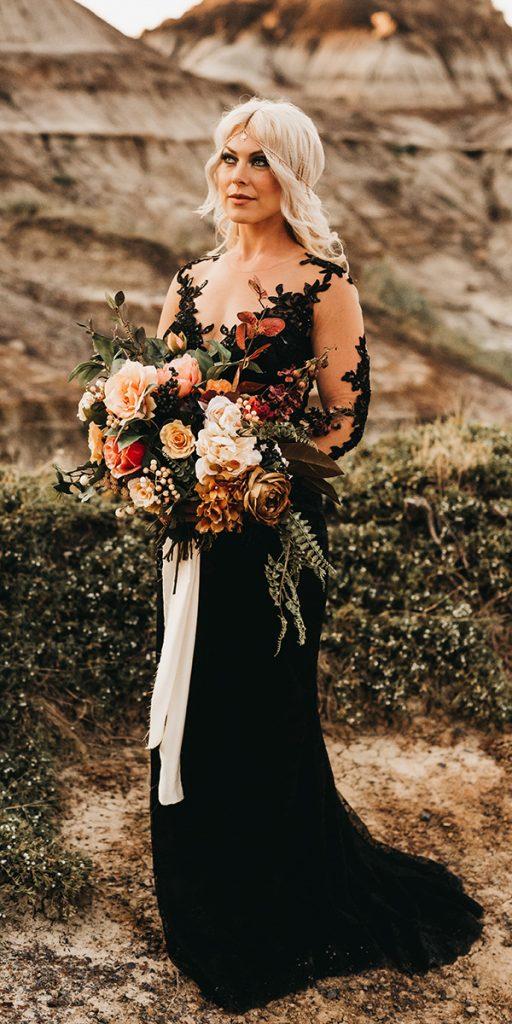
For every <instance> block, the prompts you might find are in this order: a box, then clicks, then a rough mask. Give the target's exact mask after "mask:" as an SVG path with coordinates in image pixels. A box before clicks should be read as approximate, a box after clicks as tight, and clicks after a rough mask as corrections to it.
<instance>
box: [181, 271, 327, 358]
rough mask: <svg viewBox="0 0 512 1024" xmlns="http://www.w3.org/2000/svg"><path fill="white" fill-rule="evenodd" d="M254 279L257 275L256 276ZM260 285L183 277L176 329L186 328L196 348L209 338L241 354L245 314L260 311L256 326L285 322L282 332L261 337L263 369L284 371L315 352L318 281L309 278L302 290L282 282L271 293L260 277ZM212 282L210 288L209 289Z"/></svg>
mask: <svg viewBox="0 0 512 1024" xmlns="http://www.w3.org/2000/svg"><path fill="white" fill-rule="evenodd" d="M252 280H254V279H252ZM256 280H257V282H258V286H259V287H252V286H251V285H250V283H249V280H247V282H243V283H241V282H240V281H238V280H236V281H234V282H233V283H232V285H231V286H230V284H229V281H227V280H226V279H224V280H223V281H222V282H220V281H219V282H217V284H215V282H210V281H204V282H202V283H196V282H195V281H194V279H193V278H191V276H190V275H188V274H184V275H183V286H182V291H181V297H180V304H179V309H178V313H177V316H176V320H175V326H174V329H175V330H176V329H181V330H183V331H184V333H185V334H186V336H187V340H188V343H189V346H190V347H195V346H198V347H203V348H204V347H207V344H208V340H209V339H212V338H213V339H217V340H219V341H222V342H223V343H224V344H225V345H226V346H227V347H228V348H230V349H232V350H233V354H234V355H235V356H236V355H237V354H240V355H241V350H239V347H238V344H237V338H236V330H237V327H238V326H239V325H240V324H241V322H242V319H241V317H240V314H242V315H243V314H244V313H246V312H249V313H252V314H254V316H255V317H256V324H255V326H254V330H255V332H256V335H257V334H258V328H259V325H260V324H261V323H262V322H263V321H264V320H265V319H267V318H279V319H280V320H282V321H283V325H284V326H283V327H282V330H281V331H280V332H279V333H278V334H275V335H272V336H271V337H263V338H262V339H261V340H262V341H264V342H266V343H268V348H266V349H265V351H264V352H262V353H261V356H260V358H259V364H260V366H261V367H262V369H267V370H272V369H281V368H284V367H286V366H288V365H291V364H292V363H293V364H294V365H297V364H298V363H300V362H304V360H306V359H308V358H309V357H310V355H311V349H312V345H311V335H312V329H313V316H314V313H313V306H314V301H315V297H314V296H315V288H314V284H311V283H309V282H306V284H305V285H303V287H302V288H300V289H299V288H296V289H294V288H285V287H284V285H283V284H277V285H275V286H274V288H273V290H272V291H267V289H266V288H265V286H263V285H262V283H261V281H260V280H259V279H256ZM205 286H207V287H205Z"/></svg>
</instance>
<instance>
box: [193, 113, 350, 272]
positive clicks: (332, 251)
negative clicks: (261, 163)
mask: <svg viewBox="0 0 512 1024" xmlns="http://www.w3.org/2000/svg"><path fill="white" fill-rule="evenodd" d="M249 117H250V118H251V120H250V124H249V125H248V127H247V132H248V134H250V135H253V136H254V137H255V138H256V139H257V140H258V142H259V144H260V146H261V149H262V150H263V152H264V153H265V156H266V158H267V160H268V163H269V165H270V167H271V169H272V171H273V173H274V175H275V177H276V178H277V180H278V182H279V184H280V186H281V213H282V215H283V217H284V220H285V222H286V225H287V229H288V231H289V234H290V235H291V237H292V238H294V239H295V241H297V242H298V243H299V244H300V245H301V246H302V247H303V248H304V249H305V250H306V251H307V252H310V253H313V254H314V255H315V256H319V257H321V258H322V259H328V260H331V261H332V262H334V263H338V264H340V266H343V267H345V269H346V271H347V274H348V273H349V263H348V259H347V256H346V254H345V249H344V246H343V242H342V240H341V238H340V237H339V235H338V233H337V231H333V230H332V229H331V228H330V227H329V223H328V220H327V217H326V215H325V213H324V211H323V208H322V201H321V199H320V198H319V196H318V195H317V194H316V192H315V191H314V188H313V186H314V185H315V184H316V182H317V181H318V179H319V177H320V175H321V174H322V171H323V170H324V167H325V154H324V149H323V146H322V142H321V139H320V136H319V134H318V130H317V128H316V126H315V124H314V122H313V121H312V120H311V118H310V117H308V115H307V114H305V113H304V111H303V110H301V109H300V107H298V106H296V105H295V103H291V102H290V101H288V100H270V99H263V98H260V97H259V96H252V97H251V98H250V99H249V100H247V101H246V102H244V103H238V104H237V105H236V106H234V107H232V108H231V110H228V111H226V112H225V113H224V114H223V116H222V117H221V119H220V121H219V122H218V123H217V125H216V127H215V129H214V132H213V140H214V144H215V152H214V153H213V154H212V155H211V157H209V159H208V160H207V162H206V164H205V168H204V170H205V176H206V181H207V183H208V195H207V196H206V199H205V200H204V202H203V203H202V204H201V206H199V207H198V208H197V210H195V211H194V212H195V213H198V214H199V215H200V216H201V217H205V216H206V215H207V214H208V213H211V212H212V211H213V219H214V225H215V236H216V238H217V239H218V238H219V237H220V239H221V241H220V242H219V244H218V245H217V246H216V247H215V248H214V249H210V250H209V252H208V253H207V256H216V255H218V254H220V253H221V252H223V251H224V250H227V249H231V248H233V246H234V245H235V243H236V240H237V238H238V224H236V223H234V222H233V221H232V220H230V218H229V217H228V216H227V214H226V212H225V210H224V209H223V206H222V203H221V201H220V198H219V194H218V190H217V186H216V183H215V172H216V170H217V167H218V166H219V164H220V162H221V155H222V150H223V148H224V146H225V144H226V142H227V140H228V139H229V138H230V137H231V136H232V135H233V134H234V133H235V131H239V130H241V129H242V128H243V126H244V124H245V122H246V121H247V119H248V118H249Z"/></svg>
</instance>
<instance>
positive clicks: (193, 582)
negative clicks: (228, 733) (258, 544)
mask: <svg viewBox="0 0 512 1024" xmlns="http://www.w3.org/2000/svg"><path fill="white" fill-rule="evenodd" d="M170 543H171V542H170V539H169V537H167V538H166V540H165V542H164V545H163V549H162V556H163V558H162V590H163V608H164V638H163V642H162V650H161V653H160V660H159V663H158V669H157V673H156V678H155V685H154V688H153V693H152V696H151V710H150V720H149V739H148V742H147V746H146V749H147V750H151V749H152V748H153V747H158V745H160V781H159V785H158V799H159V801H160V803H161V804H176V803H178V802H179V801H180V800H183V796H184V794H183V788H182V785H181V771H180V755H181V744H182V739H183V730H184V727H185V715H186V712H187V702H188V693H189V685H190V674H191V671H192V660H193V657H194V646H195V637H196V626H197V610H198V605H199V568H200V564H201V555H200V551H199V549H198V548H197V547H196V546H195V544H193V545H192V554H191V555H190V554H189V557H188V558H186V559H184V558H181V559H180V563H179V566H178V574H177V579H176V588H175V590H174V592H173V587H174V582H175V580H174V576H175V570H176V562H177V557H178V548H177V546H176V547H175V548H174V551H173V552H172V554H171V556H170V557H169V558H166V557H165V555H166V553H167V552H168V551H169V547H170Z"/></svg>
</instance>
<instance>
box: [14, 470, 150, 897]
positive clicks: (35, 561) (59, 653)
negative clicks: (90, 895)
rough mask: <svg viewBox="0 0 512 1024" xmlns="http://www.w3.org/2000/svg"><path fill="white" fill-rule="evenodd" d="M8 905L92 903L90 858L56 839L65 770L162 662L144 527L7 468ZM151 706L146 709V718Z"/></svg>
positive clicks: (137, 704)
mask: <svg viewBox="0 0 512 1024" xmlns="http://www.w3.org/2000/svg"><path fill="white" fill-rule="evenodd" d="M0 509H1V516H0V523H1V525H0V531H1V544H0V547H1V554H0V578H1V581H2V608H0V614H1V615H2V618H3V623H4V629H3V631H2V648H3V649H2V655H3V656H2V667H1V669H0V673H1V675H0V679H1V688H2V689H1V694H2V696H1V703H0V749H1V750H2V753H1V755H0V847H1V848H0V894H1V895H0V899H1V901H2V902H1V905H0V911H1V912H3V913H5V912H6V911H7V906H8V904H10V903H11V901H12V899H13V896H14V893H16V901H17V903H18V906H19V907H21V906H27V907H32V908H34V909H45V910H46V911H47V912H52V911H53V910H55V912H57V913H58V914H61V913H62V912H63V911H64V910H65V908H66V907H67V906H70V905H74V904H78V903H80V902H81V901H82V899H84V898H85V896H86V894H87V892H88V889H89V886H90V882H91V872H92V864H91V861H90V860H89V859H87V858H85V857H80V856H79V855H77V854H73V853H70V852H68V851H66V850H65V849H64V848H63V847H62V844H61V842H60V839H59V828H58V825H59V817H60V816H61V813H62V793H61V790H60V788H59V786H58V785H57V773H58V771H59V769H60V767H61V765H62V764H63V763H64V762H65V761H66V759H67V758H68V757H69V755H70V754H73V755H75V756H76V755H77V754H78V756H81V753H82V751H83V749H84V740H85V741H86V740H87V737H88V736H89V737H91V738H93V737H94V733H95V731H96V730H97V729H98V727H99V726H100V725H101V728H102V730H106V731H107V732H108V730H112V731H115V729H116V727H117V725H118V724H119V725H120V726H121V730H122V731H123V730H125V729H126V718H127V715H128V716H130V715H131V716H133V717H134V718H137V719H140V717H141V715H142V714H143V711H142V705H143V704H144V699H145V696H146V692H147V687H148V686H150V684H151V677H152V672H153V671H154V668H155V665H154V660H153V658H154V654H153V652H154V646H155V637H154V626H155V596H154V588H155V567H154V561H153V557H152V555H153V544H152V541H151V539H150V538H148V536H147V535H146V530H147V526H146V525H145V524H143V523H139V522H137V523H136V522H131V523H130V526H129V528H126V527H124V528H123V526H122V525H121V524H120V523H119V522H118V520H117V519H116V518H115V516H114V515H113V512H112V508H111V507H105V505H103V506H102V505H101V503H100V502H99V501H98V502H97V503H96V504H91V505H87V504H85V505H81V504H79V503H78V502H74V501H72V500H69V499H68V500H65V499H64V500H63V499H62V498H61V499H60V500H59V497H58V496H57V495H56V494H55V492H54V491H52V488H51V481H47V482H44V481H41V480H36V479H33V478H30V477H25V478H23V477H21V478H17V477H16V476H15V475H14V474H13V473H12V472H10V471H4V472H3V473H2V474H1V475H0ZM145 713H146V712H144V714H145Z"/></svg>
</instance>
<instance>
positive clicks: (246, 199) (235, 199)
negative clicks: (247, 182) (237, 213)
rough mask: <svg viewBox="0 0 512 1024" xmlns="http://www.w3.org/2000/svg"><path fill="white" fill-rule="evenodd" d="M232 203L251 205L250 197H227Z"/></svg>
mask: <svg viewBox="0 0 512 1024" xmlns="http://www.w3.org/2000/svg"><path fill="white" fill-rule="evenodd" d="M228 199H231V202H232V203H252V202H253V199H252V196H228Z"/></svg>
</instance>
